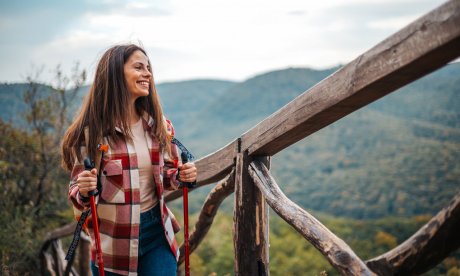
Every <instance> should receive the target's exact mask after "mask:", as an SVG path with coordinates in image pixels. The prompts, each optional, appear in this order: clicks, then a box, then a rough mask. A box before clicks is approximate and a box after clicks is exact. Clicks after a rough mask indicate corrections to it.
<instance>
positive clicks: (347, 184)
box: [0, 63, 460, 219]
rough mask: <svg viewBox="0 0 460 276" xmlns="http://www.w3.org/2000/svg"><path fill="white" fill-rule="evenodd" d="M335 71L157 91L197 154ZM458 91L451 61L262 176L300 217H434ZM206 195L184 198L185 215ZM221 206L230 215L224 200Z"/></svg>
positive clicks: (300, 146)
mask: <svg viewBox="0 0 460 276" xmlns="http://www.w3.org/2000/svg"><path fill="white" fill-rule="evenodd" d="M337 69H338V68H331V69H328V70H312V69H306V68H288V69H284V70H278V71H273V72H268V73H264V74H261V75H258V76H255V77H253V78H250V79H248V80H246V81H244V82H230V81H223V80H191V81H184V82H171V83H161V84H158V85H157V90H158V92H159V94H160V96H161V100H162V103H163V107H164V111H165V114H166V115H167V116H168V117H169V118H170V119H172V121H173V123H174V125H175V128H176V134H177V136H178V138H179V139H180V140H181V141H182V142H183V143H184V144H186V146H187V147H188V148H189V149H190V150H191V151H192V152H193V153H194V154H195V155H196V156H197V157H200V156H204V155H206V154H208V153H210V152H212V151H214V150H216V149H218V148H220V147H222V146H224V145H225V144H227V143H228V142H230V141H232V140H233V139H235V138H236V137H239V136H240V135H241V134H242V133H244V132H245V131H247V130H248V129H250V128H251V127H253V126H254V125H255V124H256V123H258V122H260V121H261V120H263V119H264V118H265V117H267V116H268V115H270V114H272V113H273V112H275V111H276V110H277V109H279V108H280V107H282V106H283V105H285V104H287V103H288V102H289V101H291V100H293V99H294V98H295V97H296V96H298V95H300V94H301V93H303V92H304V91H306V90H308V89H309V88H311V87H312V86H313V85H315V84H316V83H318V82H319V81H321V80H322V79H324V78H326V77H327V76H328V75H330V74H331V73H333V72H334V71H335V70H337ZM23 89H24V84H3V85H0V103H1V106H2V109H1V112H0V115H1V118H2V119H4V120H7V121H8V120H9V121H11V122H12V123H14V124H16V123H17V121H18V120H17V118H18V117H20V113H21V112H22V110H24V109H23V108H24V106H23V104H22V105H21V103H20V101H21V98H20V97H19V96H18V95H19V94H20V92H21V91H22V90H23ZM86 90H87V88H86ZM459 90H460V64H459V63H455V64H451V65H448V66H445V67H444V68H442V69H440V70H438V71H436V72H434V73H432V74H430V75H428V76H426V77H424V78H422V79H420V80H418V81H415V82H413V83H411V84H410V85H407V86H406V87H403V88H401V89H399V90H398V91H395V92H393V93H392V94H390V95H388V96H386V97H384V98H382V99H380V100H378V101H376V102H374V103H372V104H370V105H368V106H366V107H364V108H362V109H360V110H358V111H356V112H354V113H352V114H350V115H348V116H346V117H345V118H342V119H341V120H339V121H337V122H335V123H334V124H332V125H330V126H328V127H326V128H324V129H322V130H320V131H318V132H317V133H315V134H313V135H311V136H309V137H307V138H305V139H303V140H302V141H299V142H298V143H296V144H295V145H293V146H291V147H289V148H287V149H285V150H284V151H282V152H280V153H279V154H277V155H275V156H274V157H273V159H272V166H271V168H272V173H273V175H274V177H275V179H276V180H277V182H278V183H279V185H280V187H281V189H282V190H283V191H284V192H285V193H286V194H287V196H289V197H290V198H291V199H292V200H293V201H294V202H296V203H298V204H299V205H301V206H302V207H303V208H306V209H309V210H315V211H322V212H327V213H329V214H333V215H336V216H344V217H353V218H358V219H369V218H380V217H385V216H388V215H393V216H412V215H417V214H426V213H428V214H432V213H435V212H437V211H438V210H439V209H440V208H442V207H443V206H444V205H446V204H447V203H448V202H449V200H450V199H451V198H452V196H453V194H454V193H456V192H458V191H460V182H459V179H460V97H458V95H459V92H460V91H459ZM82 93H83V92H82ZM83 94H84V93H83ZM18 101H19V102H18ZM12 114H15V116H12ZM210 189H211V187H204V188H202V189H199V190H197V191H194V192H193V193H192V194H191V199H190V208H191V210H192V211H193V210H196V209H198V208H200V207H201V204H202V202H203V200H204V197H205V195H206V193H207V191H209V190H210ZM175 204H177V205H178V206H179V205H180V202H177V203H175ZM224 205H225V206H227V207H226V208H227V210H230V209H229V208H231V207H230V206H231V205H232V202H230V199H229V200H226V201H225V202H224Z"/></svg>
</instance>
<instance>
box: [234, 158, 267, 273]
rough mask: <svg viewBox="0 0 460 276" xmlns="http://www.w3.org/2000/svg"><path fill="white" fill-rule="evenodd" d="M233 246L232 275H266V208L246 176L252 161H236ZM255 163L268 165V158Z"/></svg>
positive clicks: (259, 193) (260, 196)
mask: <svg viewBox="0 0 460 276" xmlns="http://www.w3.org/2000/svg"><path fill="white" fill-rule="evenodd" d="M236 158H237V159H236V172H235V205H234V216H233V220H234V224H233V225H234V229H233V235H234V238H233V243H234V250H235V275H251V276H252V275H269V274H270V271H269V265H268V264H269V262H268V260H269V257H268V256H269V250H268V205H267V203H266V202H265V199H264V197H263V196H262V194H261V192H260V191H259V189H258V188H257V187H256V186H255V185H254V183H253V181H252V179H251V177H250V176H249V173H248V166H249V163H250V159H251V157H249V156H248V155H247V153H239V154H238V155H237V157H236ZM257 159H258V160H261V161H262V162H264V163H266V164H267V165H268V164H269V162H270V158H269V157H259V158H257Z"/></svg>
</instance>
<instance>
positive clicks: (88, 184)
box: [77, 169, 97, 196]
mask: <svg viewBox="0 0 460 276" xmlns="http://www.w3.org/2000/svg"><path fill="white" fill-rule="evenodd" d="M77 186H78V190H79V191H80V194H82V195H83V196H88V192H90V191H93V190H95V189H96V187H97V177H96V169H92V170H91V171H83V172H81V173H80V174H79V175H78V178H77Z"/></svg>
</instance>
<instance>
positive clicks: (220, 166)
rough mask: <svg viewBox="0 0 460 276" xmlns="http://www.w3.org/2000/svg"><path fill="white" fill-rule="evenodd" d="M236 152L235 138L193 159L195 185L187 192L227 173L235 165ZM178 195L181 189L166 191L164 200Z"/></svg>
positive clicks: (217, 179) (180, 193)
mask: <svg viewBox="0 0 460 276" xmlns="http://www.w3.org/2000/svg"><path fill="white" fill-rule="evenodd" d="M237 152H238V140H235V141H233V142H231V143H230V144H228V145H226V146H225V147H223V148H221V149H219V150H217V151H215V152H214V153H211V154H209V155H207V156H205V157H203V158H201V159H199V160H197V161H195V165H196V168H197V172H198V176H197V177H198V179H197V186H196V187H195V188H193V189H189V192H191V191H193V190H195V189H197V188H199V187H201V186H204V185H207V184H211V183H215V182H217V181H219V180H221V179H222V178H224V177H225V176H226V175H228V174H229V173H230V171H231V170H232V168H233V166H234V165H235V157H236V154H237ZM180 197H182V190H176V191H173V192H168V193H166V195H165V200H166V202H169V201H173V200H175V199H177V198H180Z"/></svg>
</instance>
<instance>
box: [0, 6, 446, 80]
mask: <svg viewBox="0 0 460 276" xmlns="http://www.w3.org/2000/svg"><path fill="white" fill-rule="evenodd" d="M444 2H445V1H439V0H347V1H345V0H322V1H307V0H278V1H276V0H263V1H262V0H225V1H223V0H193V1H192V0H150V1H147V0H135V1H131V0H104V1H102V0H100V1H97V0H80V1H74V0H66V1H63V0H17V1H13V0H0V61H1V63H0V64H1V67H0V82H9V83H12V82H23V81H25V79H26V77H27V76H28V75H33V74H34V73H35V72H37V71H39V70H40V68H42V73H41V74H40V77H39V78H40V79H41V80H42V81H43V82H52V81H53V74H54V73H53V72H54V70H55V68H56V66H58V65H59V64H60V65H61V67H62V68H63V71H64V73H66V74H70V72H71V68H72V67H73V66H74V65H75V63H76V62H78V63H79V64H80V68H82V69H85V70H86V71H87V72H88V82H92V79H93V78H94V68H95V67H96V65H97V62H98V60H99V58H100V57H101V55H102V54H103V52H104V51H105V50H107V49H108V48H109V47H110V46H113V45H115V44H120V43H135V44H141V45H142V46H143V47H144V48H145V49H146V51H147V53H148V56H149V58H150V60H151V63H152V67H153V70H154V76H155V80H156V82H160V83H161V82H169V81H180V80H189V79H197V78H199V79H209V78H212V79H226V80H234V81H243V80H245V79H248V78H250V77H253V76H255V75H257V74H261V73H264V72H268V71H272V70H278V69H283V68H288V67H309V68H313V69H325V68H330V67H333V66H337V65H339V64H346V63H348V62H350V61H352V60H353V59H355V58H356V57H358V56H359V55H360V54H362V53H364V52H365V51H367V50H369V49H370V48H372V47H373V46H375V45H376V44H378V43H379V42H380V41H382V40H384V39H385V38H386V37H388V36H390V35H391V34H393V33H395V32H397V31H398V30H399V29H401V28H403V27H404V26H406V25H407V24H409V23H411V22H412V21H414V20H416V19H417V18H419V17H421V16H422V15H424V14H426V13H427V12H429V11H430V10H432V9H434V8H436V7H438V6H440V5H442V4H443V3H444Z"/></svg>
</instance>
